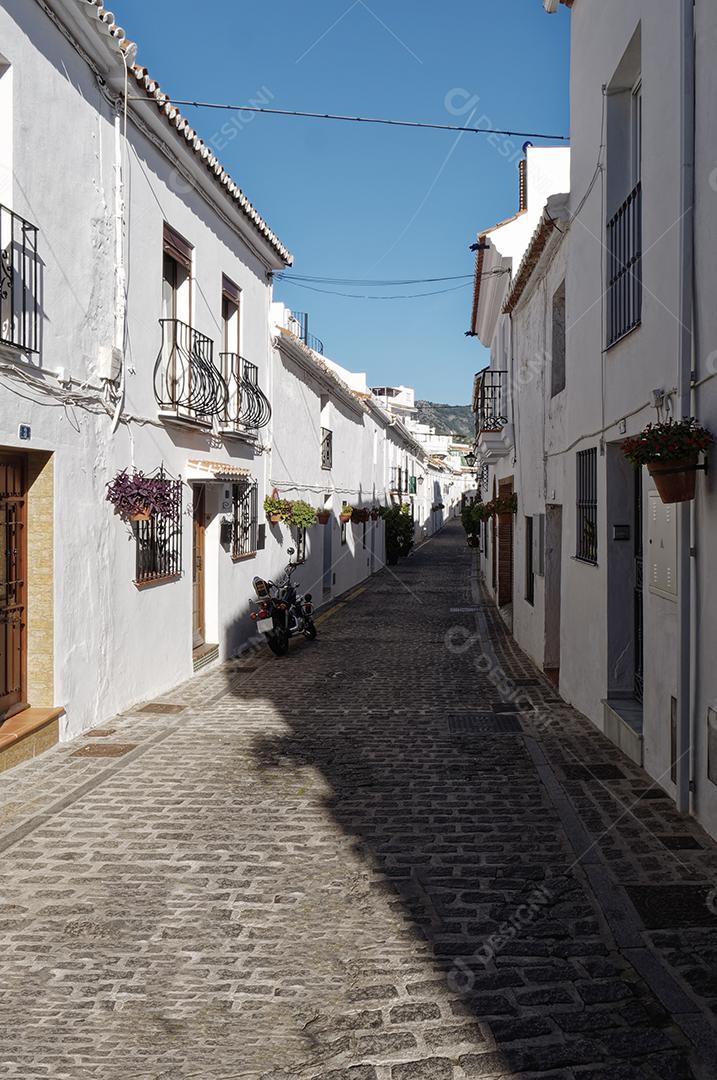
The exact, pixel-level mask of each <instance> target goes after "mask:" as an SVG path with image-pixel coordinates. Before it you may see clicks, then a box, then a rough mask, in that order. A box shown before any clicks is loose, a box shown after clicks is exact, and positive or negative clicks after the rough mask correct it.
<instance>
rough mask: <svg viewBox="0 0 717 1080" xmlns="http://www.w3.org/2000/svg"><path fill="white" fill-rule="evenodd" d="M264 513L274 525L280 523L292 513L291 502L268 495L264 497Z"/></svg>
mask: <svg viewBox="0 0 717 1080" xmlns="http://www.w3.org/2000/svg"><path fill="white" fill-rule="evenodd" d="M264 513H265V514H266V516H267V517H268V518H269V521H270V522H271V523H272V525H278V524H279V522H280V521H284V519H285V518H288V517H289V515H290V514H291V503H290V502H288V500H287V499H279V498H274V497H272V496H271V495H267V496H266V498H265V499H264Z"/></svg>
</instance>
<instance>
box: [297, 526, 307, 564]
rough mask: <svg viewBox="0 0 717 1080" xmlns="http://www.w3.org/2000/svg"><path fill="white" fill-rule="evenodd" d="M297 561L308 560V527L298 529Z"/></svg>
mask: <svg viewBox="0 0 717 1080" xmlns="http://www.w3.org/2000/svg"><path fill="white" fill-rule="evenodd" d="M296 561H297V563H303V562H306V529H304V528H302V527H299V528H298V529H297V530H296Z"/></svg>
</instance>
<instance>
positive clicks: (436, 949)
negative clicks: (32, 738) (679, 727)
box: [0, 523, 717, 1080]
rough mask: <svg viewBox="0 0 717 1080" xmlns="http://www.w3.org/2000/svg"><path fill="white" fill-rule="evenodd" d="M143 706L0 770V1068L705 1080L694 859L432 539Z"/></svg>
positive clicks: (443, 537)
mask: <svg viewBox="0 0 717 1080" xmlns="http://www.w3.org/2000/svg"><path fill="white" fill-rule="evenodd" d="M298 576H299V577H300V575H298ZM302 584H304V585H305V586H308V585H309V584H310V583H309V582H308V581H304V582H302ZM498 669H501V670H498ZM159 704H160V706H163V708H158V707H157V704H156V703H151V704H150V706H149V707H147V706H145V707H143V708H138V709H137V710H135V711H132V712H131V713H128V714H127V715H125V716H122V717H119V718H117V721H116V722H114V723H113V724H112V725H110V726H109V727H108V728H105V729H104V734H103V733H100V732H95V733H94V735H92V734H91V735H88V736H86V737H83V738H81V739H79V740H77V741H76V742H75V743H72V744H67V745H63V746H60V747H58V748H56V749H54V750H52V751H50V752H48V753H46V754H45V755H44V756H42V757H40V758H38V759H36V760H35V761H33V762H29V763H28V764H25V765H22V766H19V767H18V768H17V769H15V770H13V771H11V772H8V773H7V774H6V775H5V776H3V778H2V785H1V788H2V801H1V803H0V850H2V867H3V873H2V909H1V911H0V920H1V921H2V940H3V950H2V960H1V961H0V1015H1V1016H2V1024H1V1026H0V1075H2V1076H4V1077H12V1078H17V1080H21V1078H22V1080H26V1078H34V1077H51V1078H52V1080H85V1078H90V1077H91V1078H93V1080H95V1078H97V1080H134V1078H137V1080H140V1078H147V1080H149V1078H153V1080H155V1078H156V1080H159V1078H163V1080H164V1078H166V1080H170V1078H172V1080H174V1078H189V1077H197V1078H200V1077H201V1078H206V1080H215V1078H216V1080H220V1078H222V1080H229V1078H230V1077H246V1078H252V1077H263V1078H266V1080H269V1078H271V1080H294V1078H302V1080H303V1078H307V1080H309V1078H313V1077H317V1078H318V1077H322V1078H324V1080H464V1078H466V1080H467V1078H473V1077H504V1078H513V1077H533V1076H540V1077H546V1078H547V1077H551V1078H553V1080H558V1078H560V1080H568V1078H577V1077H580V1078H583V1080H589V1078H593V1077H604V1078H605V1080H628V1078H632V1077H647V1078H652V1080H681V1078H688V1077H693V1076H694V1077H696V1078H698V1080H699V1078H705V1077H713V1076H715V1075H717V1071H716V1069H715V1061H716V1060H717V1054H716V1052H715V1045H717V1044H716V1043H715V1036H714V1030H713V1028H712V1026H711V1023H712V1021H713V1020H714V1009H715V1007H717V975H715V968H716V963H715V962H716V961H717V916H716V915H715V911H717V904H715V903H714V901H713V899H712V895H713V894H712V892H711V890H712V889H713V886H714V883H715V882H717V850H716V848H715V845H714V844H712V843H711V841H710V840H709V839H708V838H707V837H706V836H705V834H704V833H702V832H701V830H700V829H699V828H698V827H697V826H696V825H695V824H694V823H692V822H689V821H685V820H683V819H680V818H679V817H678V816H677V814H676V812H675V811H674V808H673V804H672V802H671V801H670V800H669V799H668V798H667V797H666V796H664V795H663V794H662V792H661V791H660V789H659V788H654V787H652V786H651V784H650V782H649V780H648V778H647V776H646V774H645V773H643V772H642V771H641V770H640V769H639V768H637V767H636V766H634V765H633V764H632V763H631V762H629V761H627V760H626V759H625V758H623V757H622V755H621V754H620V753H619V752H618V751H617V750H616V749H615V748H614V747H613V746H612V745H611V744H610V743H609V742H607V741H606V740H605V739H604V738H603V737H602V736H601V735H600V734H599V733H597V732H596V731H595V730H593V729H592V728H591V726H590V725H589V724H588V723H587V722H586V721H585V720H584V719H583V718H581V717H579V716H578V715H577V714H576V713H575V712H574V711H573V710H572V709H570V708H569V707H568V706H566V705H565V704H564V703H563V702H561V700H560V699H559V698H557V697H556V695H555V692H554V691H553V689H552V688H551V687H550V685H549V684H548V682H547V681H545V680H544V679H543V677H542V675H541V674H540V673H539V672H537V671H536V669H535V668H534V667H533V666H532V665H531V664H530V663H529V662H528V661H527V660H526V658H525V657H524V656H522V654H521V653H520V652H519V651H518V650H517V649H516V648H515V646H514V645H513V644H512V642H511V639H510V638H509V637H507V635H506V634H505V632H504V630H503V628H502V623H501V621H500V619H499V618H498V616H497V615H496V614H495V612H494V610H493V609H492V608H491V607H490V605H489V604H488V602H487V600H485V599H484V598H483V597H482V595H481V592H480V588H479V586H478V583H477V578H476V569H475V561H474V556H473V553H472V552H471V551H470V550H469V549H468V548H466V546H465V541H464V536H463V533H462V530H461V529H460V528H459V526H458V525H457V524H456V523H452V524H451V525H450V526H448V527H447V528H446V529H445V530H444V531H443V532H442V533H441V534H440V535H439V536H438V537H437V538H436V539H434V540H433V541H431V542H430V543H428V544H426V545H424V546H423V547H422V548H421V549H420V550H419V551H418V552H417V553H416V554H415V555H414V556H413V557H412V558H411V559H409V560H405V561H402V562H401V564H400V565H399V566H398V567H397V568H396V569H395V572H394V571H392V570H391V571H388V570H387V571H384V572H383V573H381V574H380V575H378V576H377V577H376V578H375V579H373V580H372V581H370V582H368V583H367V584H366V587H365V589H363V590H359V591H358V594H357V595H355V596H354V597H353V598H351V599H350V600H349V602H348V603H345V604H344V605H339V606H337V607H336V608H334V609H332V610H329V612H328V613H327V614H326V615H325V616H324V618H323V620H322V621H321V623H320V626H319V638H318V641H317V642H316V643H310V642H306V643H300V644H296V643H293V644H292V649H291V653H290V655H289V657H288V658H286V659H283V660H279V661H277V660H274V659H273V658H270V657H269V655H268V652H267V653H266V655H265V653H264V652H263V651H262V652H261V653H259V654H256V655H254V656H252V657H249V658H246V659H243V660H239V661H237V662H234V663H232V664H229V665H226V667H225V668H223V669H221V670H219V671H214V672H210V673H208V674H207V675H205V676H203V677H199V678H198V679H196V680H194V681H193V682H192V683H190V684H188V685H187V686H185V687H182V688H180V689H178V690H177V691H176V692H174V693H173V694H170V695H167V696H166V698H164V699H162V702H161V703H159ZM521 727H522V730H521ZM501 729H502V730H501ZM113 747H117V748H118V749H116V750H114V751H113V752H114V753H116V754H117V755H118V756H114V757H112V756H107V752H108V751H112V748H113ZM78 751H80V753H79V754H78ZM98 753H100V754H102V756H96V755H97V754H98ZM621 886H625V887H626V888H622V887H621Z"/></svg>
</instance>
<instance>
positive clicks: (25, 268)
mask: <svg viewBox="0 0 717 1080" xmlns="http://www.w3.org/2000/svg"><path fill="white" fill-rule="evenodd" d="M37 236H38V230H37V226H35V225H31V224H30V222H29V221H25V219H24V218H21V217H20V215H19V214H15V213H13V211H12V210H8V209H7V207H5V206H0V343H2V344H3V345H10V346H12V347H13V348H16V349H19V350H20V351H21V352H26V353H36V352H39V346H40V334H39V291H40V288H39V287H40V261H39V259H38V254H37Z"/></svg>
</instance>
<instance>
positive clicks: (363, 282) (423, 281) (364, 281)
mask: <svg viewBox="0 0 717 1080" xmlns="http://www.w3.org/2000/svg"><path fill="white" fill-rule="evenodd" d="M274 277H275V278H276V280H278V281H295V282H299V281H302V282H303V281H308V282H311V283H312V284H317V285H355V286H357V287H358V286H363V287H365V288H383V287H385V286H388V285H434V284H436V283H437V282H442V281H465V280H466V279H467V278H470V279H473V277H474V275H473V274H454V275H453V276H451V277H433V278H393V279H391V278H385V279H383V280H382V279H380V278H340V277H313V276H312V275H310V274H294V273H284V271H279V272H278V273H275V274H274Z"/></svg>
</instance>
